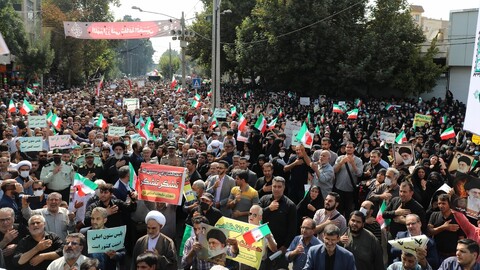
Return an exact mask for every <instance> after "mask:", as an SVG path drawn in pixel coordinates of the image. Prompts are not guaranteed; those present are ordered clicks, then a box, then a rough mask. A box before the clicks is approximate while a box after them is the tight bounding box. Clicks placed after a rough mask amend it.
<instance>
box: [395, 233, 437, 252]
mask: <svg viewBox="0 0 480 270" xmlns="http://www.w3.org/2000/svg"><path fill="white" fill-rule="evenodd" d="M388 243H389V244H390V245H392V246H393V247H395V248H398V249H400V250H402V251H405V252H407V253H410V254H413V255H415V256H416V255H417V251H416V249H417V248H425V247H426V246H427V243H428V237H427V236H426V235H424V234H422V235H419V236H413V237H405V238H401V239H395V240H389V241H388Z"/></svg>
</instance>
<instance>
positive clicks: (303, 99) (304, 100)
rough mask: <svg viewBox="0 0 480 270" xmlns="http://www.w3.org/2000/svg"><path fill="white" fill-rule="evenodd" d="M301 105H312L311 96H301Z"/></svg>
mask: <svg viewBox="0 0 480 270" xmlns="http://www.w3.org/2000/svg"><path fill="white" fill-rule="evenodd" d="M300 105H302V106H310V98H309V97H300Z"/></svg>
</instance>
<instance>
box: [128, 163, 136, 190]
mask: <svg viewBox="0 0 480 270" xmlns="http://www.w3.org/2000/svg"><path fill="white" fill-rule="evenodd" d="M128 169H129V171H130V177H129V179H128V185H129V186H130V188H131V189H135V186H136V183H137V174H136V173H135V170H134V169H133V165H132V163H131V162H128Z"/></svg>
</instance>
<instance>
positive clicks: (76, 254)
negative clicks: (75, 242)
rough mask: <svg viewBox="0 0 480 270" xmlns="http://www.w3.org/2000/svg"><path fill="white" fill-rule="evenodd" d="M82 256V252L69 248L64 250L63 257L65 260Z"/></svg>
mask: <svg viewBox="0 0 480 270" xmlns="http://www.w3.org/2000/svg"><path fill="white" fill-rule="evenodd" d="M79 256H80V252H75V251H73V250H67V251H64V252H63V257H64V258H65V260H73V259H75V258H78V257H79Z"/></svg>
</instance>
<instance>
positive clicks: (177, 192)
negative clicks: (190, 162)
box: [136, 163, 186, 205]
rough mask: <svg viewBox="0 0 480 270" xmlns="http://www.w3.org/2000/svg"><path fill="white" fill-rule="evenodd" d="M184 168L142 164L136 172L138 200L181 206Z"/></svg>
mask: <svg viewBox="0 0 480 270" xmlns="http://www.w3.org/2000/svg"><path fill="white" fill-rule="evenodd" d="M185 177H186V173H185V168H183V167H175V166H166V165H158V164H148V163H142V165H141V167H140V169H139V170H138V180H137V182H136V190H137V191H138V199H140V200H144V201H151V202H164V203H170V204H175V205H181V204H182V191H183V186H184V184H185Z"/></svg>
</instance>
